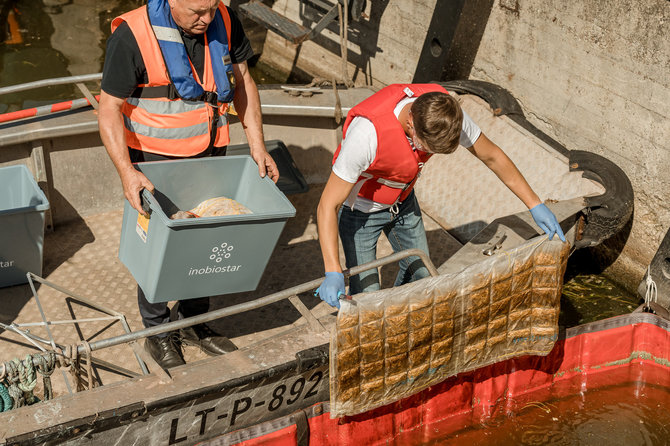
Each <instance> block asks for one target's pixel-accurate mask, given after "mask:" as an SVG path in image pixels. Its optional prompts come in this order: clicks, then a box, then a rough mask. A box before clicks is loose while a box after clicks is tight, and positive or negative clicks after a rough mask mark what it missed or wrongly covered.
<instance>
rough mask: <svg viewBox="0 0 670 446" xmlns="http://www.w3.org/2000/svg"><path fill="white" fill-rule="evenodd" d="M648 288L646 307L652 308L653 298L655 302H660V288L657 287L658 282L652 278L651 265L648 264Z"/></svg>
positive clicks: (645, 299)
mask: <svg viewBox="0 0 670 446" xmlns="http://www.w3.org/2000/svg"><path fill="white" fill-rule="evenodd" d="M646 283H647V289H646V291H645V293H644V308H645V309H647V310H648V309H650V305H651V302H652V300H653V301H654V303H656V302H658V290H657V289H656V282H654V279H652V278H651V265H649V266H647V279H646Z"/></svg>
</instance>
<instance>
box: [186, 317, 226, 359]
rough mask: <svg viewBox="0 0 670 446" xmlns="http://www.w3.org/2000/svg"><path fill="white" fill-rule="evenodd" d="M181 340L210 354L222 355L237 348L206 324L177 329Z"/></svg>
mask: <svg viewBox="0 0 670 446" xmlns="http://www.w3.org/2000/svg"><path fill="white" fill-rule="evenodd" d="M179 334H180V335H181V341H182V343H184V344H185V345H192V346H194V347H198V348H200V350H202V351H203V352H205V353H207V354H208V355H210V356H216V355H222V354H224V353H228V352H232V351H233V350H237V346H236V345H235V344H233V343H232V341H231V340H230V339H228V338H227V337H225V336H220V335H219V334H217V333H215V332H214V331H212V329H211V328H209V327H208V326H207V325H206V324H198V325H194V326H192V327H186V328H182V329H181V330H179Z"/></svg>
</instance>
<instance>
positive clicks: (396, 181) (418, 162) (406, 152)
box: [333, 84, 447, 205]
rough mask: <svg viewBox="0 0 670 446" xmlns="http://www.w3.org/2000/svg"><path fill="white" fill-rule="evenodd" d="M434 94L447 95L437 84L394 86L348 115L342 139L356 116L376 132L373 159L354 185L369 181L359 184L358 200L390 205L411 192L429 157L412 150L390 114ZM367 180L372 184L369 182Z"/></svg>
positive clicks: (396, 120) (429, 155) (380, 92)
mask: <svg viewBox="0 0 670 446" xmlns="http://www.w3.org/2000/svg"><path fill="white" fill-rule="evenodd" d="M433 91H437V92H442V93H447V91H446V90H445V89H444V88H442V87H441V86H439V85H437V84H393V85H389V86H388V87H385V88H383V89H381V90H379V91H378V92H377V93H375V94H373V95H372V96H370V97H369V98H367V99H365V100H364V101H363V102H361V103H360V104H358V105H356V106H355V107H353V108H352V109H351V110H350V111H349V113H348V114H347V119H346V121H345V123H344V127H343V131H342V134H343V137H346V132H347V129H348V128H349V124H351V121H352V120H353V119H354V118H355V117H357V116H361V117H364V118H366V119H368V120H370V121H371V122H372V124H373V125H374V127H375V130H376V132H377V153H376V156H375V159H374V160H373V161H372V163H371V164H370V166H369V167H368V168H367V170H366V171H365V172H363V173H362V174H361V176H360V177H359V179H358V181H357V184H359V182H360V181H361V180H365V179H367V180H368V181H364V182H363V183H362V185H361V187H360V189H359V191H358V196H359V197H362V198H366V199H368V200H372V201H375V202H377V203H382V204H388V205H392V204H394V203H396V202H398V201H402V200H404V199H405V198H406V197H407V196H409V194H410V193H411V192H412V189H413V188H414V184H415V182H416V180H417V178H418V175H419V173H420V172H421V168H422V167H423V165H424V163H425V162H426V161H428V159H429V158H430V157H431V156H432V154H430V153H427V152H422V151H420V150H417V151H414V150H413V149H412V147H411V145H410V143H409V141H408V139H407V136H406V135H405V131H404V130H403V128H402V125H401V124H400V122H399V121H398V118H397V117H396V116H395V114H394V113H393V110H394V108H395V107H396V105H397V104H398V102H400V101H401V100H402V99H404V98H406V97H412V96H420V95H421V94H423V93H428V92H433ZM340 149H341V145H340V147H338V148H337V151H336V152H335V156H334V158H333V163H334V162H335V160H336V159H337V156H338V155H339V151H340ZM370 179H374V181H369V180H370Z"/></svg>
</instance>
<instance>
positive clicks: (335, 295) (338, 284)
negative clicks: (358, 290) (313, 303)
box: [314, 271, 345, 308]
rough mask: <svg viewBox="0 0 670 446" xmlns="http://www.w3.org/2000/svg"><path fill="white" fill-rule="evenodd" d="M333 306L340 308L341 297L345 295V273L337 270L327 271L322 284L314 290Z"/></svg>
mask: <svg viewBox="0 0 670 446" xmlns="http://www.w3.org/2000/svg"><path fill="white" fill-rule="evenodd" d="M314 294H315V295H318V296H319V297H320V298H321V300H322V301H324V302H325V303H327V304H328V305H330V306H331V307H336V308H340V299H339V297H340V296H342V295H344V294H345V293H344V275H343V274H342V273H338V272H335V271H331V272H327V273H326V278H325V279H323V282H321V286H320V287H319V288H317V289H316V291H315V292H314Z"/></svg>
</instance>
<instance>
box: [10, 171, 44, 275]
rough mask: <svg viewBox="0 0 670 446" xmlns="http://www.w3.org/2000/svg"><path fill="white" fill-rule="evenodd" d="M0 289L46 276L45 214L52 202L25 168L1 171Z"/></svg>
mask: <svg viewBox="0 0 670 446" xmlns="http://www.w3.org/2000/svg"><path fill="white" fill-rule="evenodd" d="M0 190H1V191H2V193H0V287H6V286H10V285H18V284H22V283H26V282H28V278H27V277H26V273H27V272H31V273H33V274H36V275H38V276H41V275H42V249H43V244H44V213H45V211H46V210H47V209H49V202H48V201H47V198H46V197H45V196H44V192H42V190H41V189H40V188H39V186H38V185H37V182H36V181H35V179H34V178H33V175H32V174H31V173H30V171H29V170H28V168H27V167H26V166H24V165H23V164H21V165H17V166H8V167H2V168H0Z"/></svg>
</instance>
